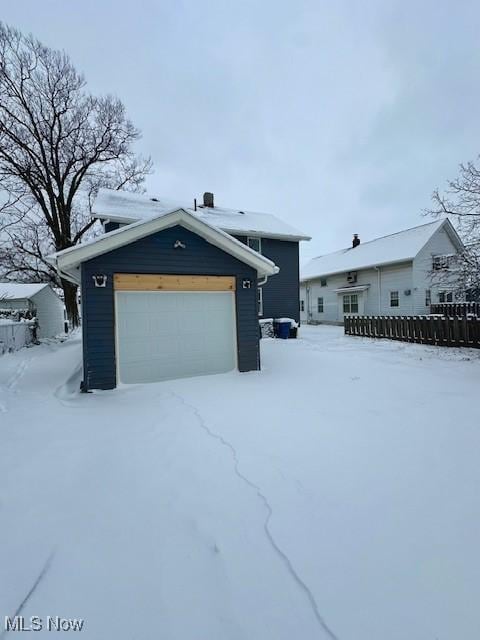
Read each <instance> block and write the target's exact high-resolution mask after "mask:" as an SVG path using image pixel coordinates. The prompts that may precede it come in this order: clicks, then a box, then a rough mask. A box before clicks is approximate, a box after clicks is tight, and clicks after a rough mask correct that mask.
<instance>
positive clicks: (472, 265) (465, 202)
mask: <svg viewBox="0 0 480 640" xmlns="http://www.w3.org/2000/svg"><path fill="white" fill-rule="evenodd" d="M479 159H480V158H479ZM432 201H433V203H434V206H433V207H432V208H431V209H428V210H427V212H426V213H428V214H430V215H433V216H435V217H439V216H442V215H447V216H449V217H450V218H451V219H452V221H453V222H454V224H455V227H456V229H457V231H458V233H459V235H460V237H461V238H462V240H463V243H464V249H463V250H462V251H460V253H459V254H458V256H457V257H456V258H455V260H454V261H453V262H450V264H447V263H446V264H445V268H444V269H442V268H441V265H440V268H439V265H436V266H437V268H436V269H435V270H433V271H432V280H433V282H434V283H435V284H437V285H438V284H447V285H448V284H451V283H452V282H455V286H456V288H457V291H458V292H460V293H461V294H463V295H465V294H469V293H470V294H471V295H472V294H473V295H478V293H480V168H479V166H478V165H477V164H475V163H474V162H468V163H467V164H461V165H460V168H459V175H458V176H457V177H456V178H455V179H454V180H451V181H449V182H448V187H447V189H446V190H445V192H444V193H443V194H442V193H440V192H439V190H438V189H436V190H435V191H434V192H433V195H432ZM447 262H448V261H447Z"/></svg>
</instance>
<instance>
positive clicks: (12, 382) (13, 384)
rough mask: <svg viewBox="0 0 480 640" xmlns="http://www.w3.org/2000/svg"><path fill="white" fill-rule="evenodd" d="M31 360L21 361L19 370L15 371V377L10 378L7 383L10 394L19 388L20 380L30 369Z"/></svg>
mask: <svg viewBox="0 0 480 640" xmlns="http://www.w3.org/2000/svg"><path fill="white" fill-rule="evenodd" d="M30 362H31V360H21V361H20V363H19V365H18V366H17V368H16V369H15V371H14V373H13V375H12V376H11V377H10V379H9V381H8V382H7V385H6V387H7V390H8V391H10V392H14V391H15V389H16V388H17V386H18V383H19V382H20V380H21V379H22V378H23V376H24V375H25V372H26V371H27V369H28V366H29V364H30Z"/></svg>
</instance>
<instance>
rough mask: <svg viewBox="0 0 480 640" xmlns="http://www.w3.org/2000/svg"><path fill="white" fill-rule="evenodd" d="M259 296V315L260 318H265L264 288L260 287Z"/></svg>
mask: <svg viewBox="0 0 480 640" xmlns="http://www.w3.org/2000/svg"><path fill="white" fill-rule="evenodd" d="M257 296H258V315H259V316H263V289H262V287H258V289H257Z"/></svg>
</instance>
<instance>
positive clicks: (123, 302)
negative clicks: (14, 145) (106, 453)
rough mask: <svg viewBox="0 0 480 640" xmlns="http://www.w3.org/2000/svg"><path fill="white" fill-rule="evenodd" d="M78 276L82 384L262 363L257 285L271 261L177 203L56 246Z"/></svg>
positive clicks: (272, 270)
mask: <svg viewBox="0 0 480 640" xmlns="http://www.w3.org/2000/svg"><path fill="white" fill-rule="evenodd" d="M55 265H56V268H57V269H58V272H59V273H61V274H62V277H65V278H67V279H68V280H70V281H72V282H75V283H76V284H80V285H81V295H82V338H83V376H82V382H81V389H82V391H84V392H89V391H92V390H95V389H103V390H107V389H114V388H115V387H116V386H117V384H119V383H121V384H142V383H149V382H158V381H162V380H170V379H175V378H186V377H190V376H198V375H211V374H220V373H225V372H227V371H232V370H236V371H240V372H246V371H258V370H259V369H260V366H261V363H260V344H259V341H260V332H259V326H258V311H259V309H258V298H259V296H258V287H259V286H263V285H264V284H265V282H266V280H267V278H269V277H271V276H275V275H276V274H277V273H278V270H279V269H278V267H277V266H276V265H275V263H274V262H272V261H271V260H269V259H268V258H266V257H265V256H263V255H262V254H260V253H258V251H255V250H254V249H252V248H251V247H249V246H247V245H246V244H244V243H243V242H240V241H239V240H237V239H236V238H234V237H232V236H231V235H229V234H228V233H226V232H224V231H222V230H221V229H219V228H217V227H215V226H214V225H212V224H210V223H208V222H205V221H204V220H199V219H198V218H197V217H196V216H195V215H194V213H192V212H190V211H186V210H185V209H174V210H171V211H168V212H166V213H162V214H161V215H159V216H156V217H154V218H151V219H147V220H145V221H142V222H138V223H134V224H129V225H125V226H124V227H122V228H119V229H117V230H115V231H111V232H110V233H105V234H104V235H103V236H99V237H98V238H95V239H94V240H92V241H90V242H88V243H85V244H84V245H78V246H75V247H70V248H69V249H64V250H63V251H61V252H59V253H57V254H56V255H55Z"/></svg>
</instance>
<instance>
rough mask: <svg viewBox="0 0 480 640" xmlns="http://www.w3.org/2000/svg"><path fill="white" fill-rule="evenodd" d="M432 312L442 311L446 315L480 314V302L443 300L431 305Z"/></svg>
mask: <svg viewBox="0 0 480 640" xmlns="http://www.w3.org/2000/svg"><path fill="white" fill-rule="evenodd" d="M430 313H441V314H442V315H444V316H450V317H451V318H453V317H454V316H467V315H474V316H480V302H441V303H439V304H432V305H430Z"/></svg>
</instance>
